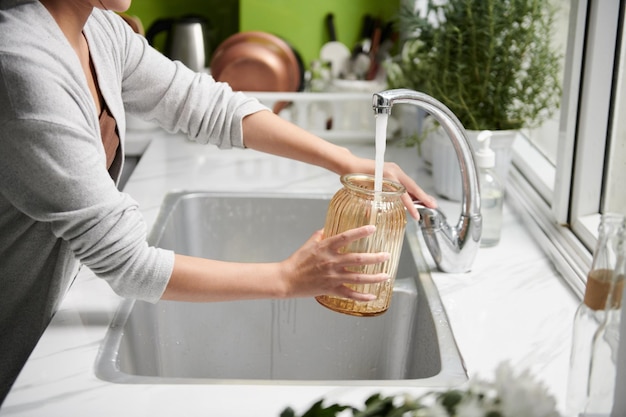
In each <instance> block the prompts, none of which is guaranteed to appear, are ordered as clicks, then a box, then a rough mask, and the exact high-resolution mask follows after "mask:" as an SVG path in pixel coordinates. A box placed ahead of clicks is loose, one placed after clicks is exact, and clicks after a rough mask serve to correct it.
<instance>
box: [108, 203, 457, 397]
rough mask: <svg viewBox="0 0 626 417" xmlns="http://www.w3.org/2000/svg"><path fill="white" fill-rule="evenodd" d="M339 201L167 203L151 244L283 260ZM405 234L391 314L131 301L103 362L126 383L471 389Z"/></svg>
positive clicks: (306, 304)
mask: <svg viewBox="0 0 626 417" xmlns="http://www.w3.org/2000/svg"><path fill="white" fill-rule="evenodd" d="M328 202H329V196H311V195H293V194H288V195H282V194H280V195H268V194H262V195H250V194H233V193H208V192H181V193H173V194H169V195H168V196H167V197H166V199H165V201H164V203H163V205H162V207H161V211H160V214H159V216H158V218H157V220H156V223H155V225H154V228H153V229H152V233H151V236H150V240H151V243H153V244H155V245H157V246H160V247H163V248H168V249H173V250H175V251H177V252H178V253H181V254H186V255H193V256H203V257H209V258H213V259H221V260H227V261H246V262H265V261H279V260H282V259H284V258H286V257H287V256H289V255H290V254H291V253H292V252H293V251H294V250H295V249H296V248H298V247H300V246H301V245H302V244H303V243H304V242H305V241H306V240H307V239H308V238H309V237H310V236H311V234H312V233H313V232H314V231H315V230H316V229H320V228H322V227H323V224H324V218H325V216H326V209H327V207H328ZM416 227H417V226H416V224H415V222H412V221H410V222H409V224H408V225H407V233H406V237H405V242H404V245H403V251H402V254H401V257H400V265H399V268H398V275H397V279H396V283H395V285H394V290H393V296H392V301H391V307H390V309H389V310H388V311H387V312H386V313H384V314H383V315H381V316H377V317H353V316H348V315H343V314H339V313H335V312H333V311H331V310H328V309H326V308H325V307H323V306H321V305H320V304H318V303H317V302H316V301H315V299H314V298H298V299H289V300H255V301H236V302H216V303H181V302H171V301H160V302H158V303H156V304H150V303H146V302H141V301H132V300H127V301H123V302H122V303H121V305H120V308H119V310H118V312H117V314H116V316H115V318H114V320H113V322H112V323H111V326H110V328H109V330H108V333H107V336H106V338H105V340H104V342H103V344H102V346H101V348H100V352H99V355H98V359H97V361H96V374H97V375H98V377H99V378H101V379H104V380H106V381H111V382H116V383H154V384H176V383H216V384H217V383H219V384H229V383H234V384H268V383H270V384H284V383H288V384H315V385H319V384H328V385H410V386H453V385H457V384H461V383H463V382H465V381H466V380H467V374H466V371H465V368H464V365H463V360H462V358H461V355H460V353H459V350H458V348H457V345H456V343H455V340H454V337H453V334H452V332H451V329H450V327H449V323H448V319H447V316H446V314H445V310H444V309H443V306H442V304H441V300H440V298H439V294H438V292H437V289H436V287H435V286H434V284H433V282H432V280H431V278H430V275H429V274H428V272H427V270H426V268H425V267H424V261H423V259H422V258H421V251H420V248H419V241H418V239H417V232H416Z"/></svg>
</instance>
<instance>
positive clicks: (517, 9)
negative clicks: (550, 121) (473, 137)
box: [387, 0, 561, 130]
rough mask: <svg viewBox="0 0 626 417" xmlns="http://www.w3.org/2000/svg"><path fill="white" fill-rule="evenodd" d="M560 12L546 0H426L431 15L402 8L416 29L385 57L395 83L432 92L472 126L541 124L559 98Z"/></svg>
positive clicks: (406, 24) (404, 25) (404, 19)
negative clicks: (556, 34) (556, 31)
mask: <svg viewBox="0 0 626 417" xmlns="http://www.w3.org/2000/svg"><path fill="white" fill-rule="evenodd" d="M555 15H556V10H555V9H554V7H553V6H552V5H551V3H550V2H549V1H546V0H448V1H447V3H446V4H443V5H437V4H435V2H434V1H433V0H429V2H428V6H427V14H426V15H425V16H420V15H419V13H418V12H415V11H413V10H412V9H410V8H408V7H406V6H405V7H403V8H402V9H401V11H400V14H399V23H400V29H401V31H402V32H403V33H408V34H413V35H412V36H410V37H409V38H408V39H407V40H406V41H405V43H404V44H403V47H402V50H401V52H400V54H399V55H398V56H397V57H395V59H394V60H393V61H391V62H388V63H387V74H388V75H387V81H388V83H389V86H390V87H391V88H411V89H414V90H418V91H422V92H424V93H426V94H429V95H431V96H433V97H435V98H437V99H438V100H440V101H441V102H443V103H444V104H445V105H446V106H448V107H449V108H450V110H452V111H453V112H454V113H455V114H456V115H457V116H458V117H459V119H460V120H461V122H462V123H463V126H465V128H467V129H472V130H483V129H491V130H506V129H519V128H521V127H532V126H537V125H539V124H540V123H541V122H542V121H544V120H545V119H546V118H548V117H550V116H551V115H552V114H553V113H554V111H555V110H556V109H557V108H558V106H559V102H560V98H561V81H560V58H561V56H560V54H559V53H558V51H557V50H556V49H555V48H554V46H553V45H552V42H553V27H554V20H555Z"/></svg>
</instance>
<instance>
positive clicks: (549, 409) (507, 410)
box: [495, 363, 559, 417]
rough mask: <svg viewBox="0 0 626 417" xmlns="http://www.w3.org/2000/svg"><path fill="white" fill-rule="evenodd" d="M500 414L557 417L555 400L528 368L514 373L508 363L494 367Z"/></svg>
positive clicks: (526, 416)
mask: <svg viewBox="0 0 626 417" xmlns="http://www.w3.org/2000/svg"><path fill="white" fill-rule="evenodd" d="M495 385H496V389H497V390H498V397H499V398H500V400H501V407H502V414H503V415H504V416H506V417H528V416H532V417H558V415H559V413H558V412H557V411H556V400H555V399H554V397H552V396H551V395H550V394H548V390H547V388H546V387H545V386H544V385H543V384H542V383H540V382H538V381H535V379H534V378H533V377H532V375H531V374H530V372H529V371H528V370H526V371H524V372H522V373H521V374H520V375H517V376H516V375H515V374H514V373H513V369H512V368H511V366H510V365H509V364H508V363H503V364H500V365H499V366H498V368H497V369H496V378H495Z"/></svg>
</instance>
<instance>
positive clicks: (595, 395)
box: [585, 223, 626, 415]
mask: <svg viewBox="0 0 626 417" xmlns="http://www.w3.org/2000/svg"><path fill="white" fill-rule="evenodd" d="M625 228H626V226H625V225H624V223H622V228H621V231H620V232H618V236H617V238H616V242H615V244H616V245H617V247H616V258H617V260H616V265H615V269H614V270H613V273H612V274H611V281H610V287H609V291H608V296H607V302H606V305H605V307H604V320H603V321H602V323H601V324H600V327H598V330H597V331H596V333H595V335H594V337H593V344H592V348H591V363H590V368H589V388H588V400H587V406H586V408H585V412H586V413H587V414H602V415H609V414H610V413H611V409H612V408H613V399H614V393H615V379H616V376H617V373H616V372H617V352H618V348H619V341H620V334H619V332H620V322H621V315H622V312H621V306H622V295H623V291H624V274H625V272H626V270H625V260H624V257H626V252H625V251H624V239H625V238H626V236H625V233H626V232H625Z"/></svg>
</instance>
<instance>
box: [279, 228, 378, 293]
mask: <svg viewBox="0 0 626 417" xmlns="http://www.w3.org/2000/svg"><path fill="white" fill-rule="evenodd" d="M375 229H376V228H375V226H372V225H369V226H362V227H359V228H356V229H351V230H348V231H345V232H343V233H340V234H338V235H335V236H331V237H329V238H327V239H323V237H322V230H318V231H317V232H315V233H314V234H313V236H311V238H310V239H309V240H308V241H307V242H306V243H305V244H304V245H303V246H302V247H301V248H300V249H298V250H297V251H296V252H295V253H294V254H293V255H291V256H290V257H289V258H288V259H287V260H285V261H283V262H282V265H283V267H284V268H283V274H282V277H283V279H284V280H285V288H286V291H285V296H286V297H305V296H317V295H335V296H339V297H346V298H351V299H353V300H358V301H371V300H373V299H375V298H376V296H375V295H373V294H364V293H360V292H357V291H354V290H353V289H351V288H349V287H347V286H346V285H345V284H374V283H378V282H382V281H385V280H387V279H389V276H388V275H387V274H384V273H380V274H366V273H360V272H353V271H350V270H348V269H346V267H350V266H361V265H370V264H377V263H381V262H385V261H386V260H387V259H389V256H390V255H389V253H385V252H380V253H341V252H340V251H339V250H340V249H341V248H343V247H344V246H346V245H348V244H349V243H351V242H353V241H355V240H358V239H362V238H364V237H367V236H370V235H371V234H372V233H374V231H375Z"/></svg>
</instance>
